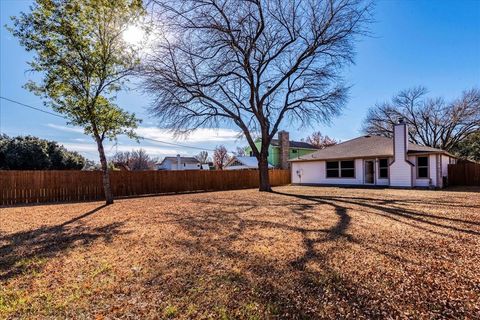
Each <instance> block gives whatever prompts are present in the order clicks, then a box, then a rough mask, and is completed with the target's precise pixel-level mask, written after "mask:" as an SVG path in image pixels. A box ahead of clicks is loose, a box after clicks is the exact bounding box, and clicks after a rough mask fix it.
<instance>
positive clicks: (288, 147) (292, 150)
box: [245, 131, 318, 169]
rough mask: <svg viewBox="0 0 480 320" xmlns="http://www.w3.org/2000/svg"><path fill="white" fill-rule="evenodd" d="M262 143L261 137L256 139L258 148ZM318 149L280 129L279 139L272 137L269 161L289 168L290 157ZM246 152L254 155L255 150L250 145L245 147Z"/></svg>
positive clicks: (274, 165)
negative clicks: (293, 139) (290, 138)
mask: <svg viewBox="0 0 480 320" xmlns="http://www.w3.org/2000/svg"><path fill="white" fill-rule="evenodd" d="M261 144H262V140H261V139H257V140H256V141H255V145H256V146H257V148H258V150H260V148H261ZM317 150H318V148H316V147H315V146H313V145H311V144H310V143H307V142H302V141H290V140H289V134H288V132H286V131H279V132H278V139H272V141H271V142H270V146H269V147H268V163H270V164H271V165H272V166H273V167H275V168H282V169H288V167H289V163H288V160H289V159H293V158H297V157H302V156H305V155H307V154H310V153H312V152H315V151H317ZM245 154H246V155H247V156H253V151H252V148H251V147H250V146H249V147H247V148H246V149H245Z"/></svg>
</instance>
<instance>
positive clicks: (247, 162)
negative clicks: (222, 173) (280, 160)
mask: <svg viewBox="0 0 480 320" xmlns="http://www.w3.org/2000/svg"><path fill="white" fill-rule="evenodd" d="M235 160H237V161H238V162H240V163H241V164H243V165H244V166H246V167H249V168H252V169H254V168H255V169H256V168H258V160H257V158H256V157H232V159H230V161H229V162H228V164H227V166H228V165H230V164H232V163H234V162H235ZM268 167H270V168H273V166H272V165H271V164H268Z"/></svg>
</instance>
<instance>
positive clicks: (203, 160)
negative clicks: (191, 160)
mask: <svg viewBox="0 0 480 320" xmlns="http://www.w3.org/2000/svg"><path fill="white" fill-rule="evenodd" d="M195 159H197V160H198V161H200V163H201V164H205V163H207V162H208V152H207V151H200V152H199V153H198V154H197V155H196V156H195Z"/></svg>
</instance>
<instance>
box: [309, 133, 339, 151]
mask: <svg viewBox="0 0 480 320" xmlns="http://www.w3.org/2000/svg"><path fill="white" fill-rule="evenodd" d="M305 142H308V143H310V144H311V145H313V146H315V147H317V148H318V149H325V148H326V147H330V146H333V145H335V144H337V143H338V141H337V140H335V139H332V138H330V137H329V136H324V135H323V134H322V133H321V132H320V131H316V132H314V133H312V134H311V135H309V136H308V137H307V138H306V139H305Z"/></svg>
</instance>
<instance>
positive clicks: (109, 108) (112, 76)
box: [9, 0, 144, 204]
mask: <svg viewBox="0 0 480 320" xmlns="http://www.w3.org/2000/svg"><path fill="white" fill-rule="evenodd" d="M143 12H144V11H143V7H142V1H141V0H115V1H112V0H36V2H35V4H34V5H33V6H31V12H29V13H21V14H20V15H19V16H18V17H13V18H12V20H13V27H11V28H9V29H10V31H11V32H12V34H13V35H14V36H16V37H18V38H19V39H20V43H21V45H23V46H24V47H25V48H26V50H27V51H32V52H34V53H35V56H34V58H33V59H32V61H30V63H29V64H30V66H31V69H32V70H33V71H35V72H38V73H41V74H42V75H43V77H42V79H41V80H40V81H38V82H29V83H27V85H26V88H28V89H29V90H31V91H33V92H34V93H35V94H37V95H40V96H42V97H43V98H44V99H45V104H46V105H48V106H51V107H52V108H53V109H54V110H55V111H57V112H59V113H62V114H64V115H65V116H66V117H68V119H69V124H72V125H77V126H81V127H83V129H84V132H85V134H88V135H91V136H92V137H93V139H94V140H95V142H96V144H97V148H98V153H99V157H100V163H101V167H102V171H103V186H104V192H105V199H106V202H107V204H110V203H113V195H112V192H111V188H110V177H109V172H108V165H107V160H106V157H105V151H104V147H103V143H104V140H105V139H110V140H112V139H116V137H117V136H118V135H120V134H125V135H127V136H129V137H131V138H136V136H135V132H134V129H135V128H136V127H137V125H138V123H139V120H138V119H137V118H136V117H135V114H131V113H128V112H126V111H124V110H122V109H121V108H119V107H118V106H117V105H116V104H115V103H114V98H115V93H116V92H118V91H119V90H121V89H122V88H123V87H124V86H125V82H126V80H127V77H128V76H129V75H131V74H132V72H133V70H134V68H135V66H136V65H137V64H138V55H137V52H136V50H135V49H134V48H132V47H130V46H129V45H128V43H126V42H125V41H124V39H123V37H122V34H123V32H124V31H125V30H126V28H127V27H128V26H130V25H132V24H134V23H135V22H136V20H137V19H138V18H139V17H140V16H141V15H142V14H143Z"/></svg>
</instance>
